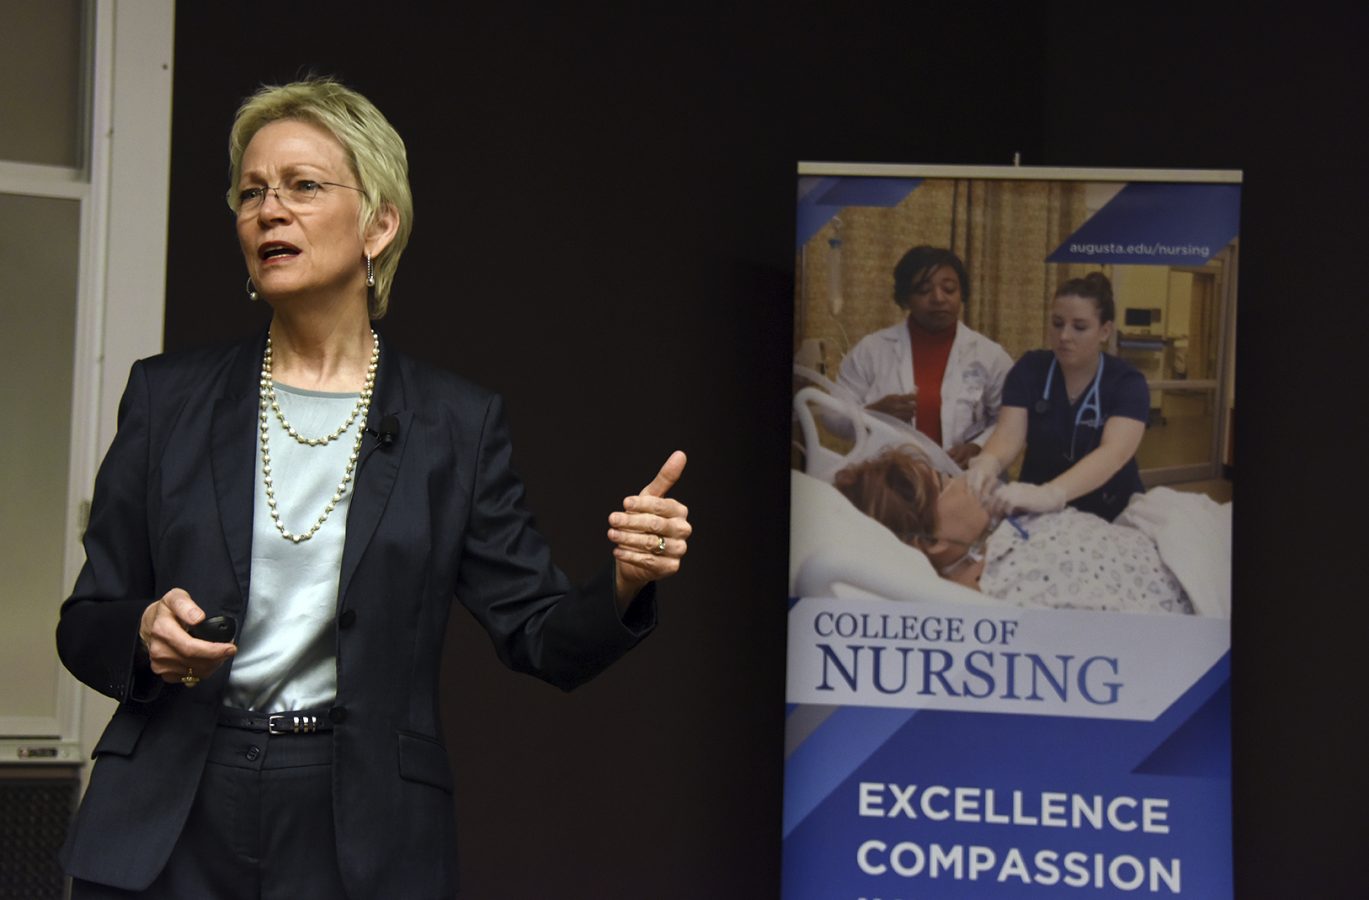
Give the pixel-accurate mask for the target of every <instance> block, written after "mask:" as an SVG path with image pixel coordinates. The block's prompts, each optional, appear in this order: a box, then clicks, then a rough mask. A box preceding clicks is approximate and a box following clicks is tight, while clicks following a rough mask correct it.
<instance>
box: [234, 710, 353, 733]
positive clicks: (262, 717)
mask: <svg viewBox="0 0 1369 900" xmlns="http://www.w3.org/2000/svg"><path fill="white" fill-rule="evenodd" d="M219 724H220V725H226V726H227V727H229V728H241V729H243V730H244V731H258V732H264V733H266V734H314V733H315V732H318V731H332V730H333V720H332V719H330V718H329V717H328V711H327V710H318V709H314V710H298V711H291V712H276V713H263V712H253V711H252V710H250V709H234V708H233V707H231V706H225V707H223V708H222V709H220V710H219Z"/></svg>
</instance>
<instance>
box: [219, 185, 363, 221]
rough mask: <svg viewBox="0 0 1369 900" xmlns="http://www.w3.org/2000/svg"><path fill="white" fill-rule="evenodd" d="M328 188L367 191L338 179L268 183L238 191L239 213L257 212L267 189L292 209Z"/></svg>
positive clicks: (361, 192) (243, 214) (314, 198)
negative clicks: (340, 181) (337, 180)
mask: <svg viewBox="0 0 1369 900" xmlns="http://www.w3.org/2000/svg"><path fill="white" fill-rule="evenodd" d="M327 188H346V189H347V190H349V191H356V192H357V193H359V194H364V193H366V192H365V191H364V190H362V189H361V188H359V187H353V186H352V185H350V184H338V183H337V182H336V181H310V180H309V179H307V178H301V179H299V180H297V181H292V182H291V183H289V184H282V185H278V186H276V187H272V186H271V185H269V184H268V185H266V186H264V187H251V188H244V189H243V190H241V191H239V192H238V215H239V216H246V215H253V214H255V213H256V211H257V210H258V209H260V208H261V205H262V204H263V203H265V202H266V192H267V191H275V193H276V199H277V200H279V201H280V202H281V203H283V204H284V205H285V206H288V207H290V208H291V209H297V208H299V207H302V206H308V205H309V204H310V203H313V202H314V201H315V200H317V199H318V196H319V194H326V193H328V191H327V190H326V189H327Z"/></svg>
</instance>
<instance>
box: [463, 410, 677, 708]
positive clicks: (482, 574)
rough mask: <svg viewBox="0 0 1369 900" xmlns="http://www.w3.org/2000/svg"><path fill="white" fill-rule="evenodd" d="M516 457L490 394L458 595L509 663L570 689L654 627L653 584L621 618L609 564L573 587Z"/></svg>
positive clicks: (483, 424) (481, 431)
mask: <svg viewBox="0 0 1369 900" xmlns="http://www.w3.org/2000/svg"><path fill="white" fill-rule="evenodd" d="M511 456H512V448H511V445H510V440H509V432H508V426H507V424H506V423H505V420H504V412H503V401H502V400H501V399H500V398H499V397H498V396H497V395H491V396H490V398H489V402H488V404H487V406H486V408H485V415H484V421H483V423H482V425H481V428H480V437H479V450H478V453H477V459H476V468H475V473H474V483H473V486H472V496H471V510H472V512H471V518H470V521H469V523H468V525H467V531H466V539H465V544H464V546H463V548H462V557H461V563H460V568H459V569H458V571H457V584H456V596H457V598H458V599H459V600H460V602H461V603H462V604H463V605H464V606H466V607H467V608H468V609H469V610H470V611H471V612H472V613H473V614H474V615H475V617H476V618H477V619H478V620H479V621H480V623H481V625H483V626H484V628H485V630H486V631H487V632H488V633H489V635H490V639H491V640H492V641H493V642H494V647H495V651H496V653H498V655H499V658H500V659H501V660H502V661H503V662H504V664H505V665H507V666H509V667H510V668H513V669H515V670H518V671H521V672H527V673H529V674H533V675H536V676H538V677H540V678H542V679H543V680H545V681H548V682H550V683H552V684H555V685H557V686H558V687H561V688H562V689H564V690H570V689H571V688H573V687H576V686H577V685H579V684H582V683H583V682H585V681H588V680H589V679H590V678H592V677H594V676H595V675H597V674H598V673H599V672H601V671H603V670H604V669H605V668H607V667H608V666H609V665H610V664H611V663H613V662H614V661H616V660H617V659H618V658H620V657H621V656H622V655H623V654H624V653H626V652H627V651H628V650H630V649H631V648H632V647H633V646H635V645H636V644H637V643H638V642H639V641H640V640H641V639H642V638H643V637H645V636H646V635H647V634H648V633H649V632H650V631H651V630H652V629H653V628H654V627H655V621H656V607H655V586H654V585H648V586H647V587H646V588H645V589H643V591H642V593H641V594H639V595H638V597H637V599H636V600H634V601H633V603H632V605H631V607H630V608H629V610H628V613H627V615H626V616H621V617H620V615H619V612H618V607H617V603H616V602H615V600H614V577H613V576H614V572H613V567H612V565H609V566H606V567H605V569H604V571H602V572H601V573H600V575H599V576H598V577H596V578H595V579H594V580H592V581H591V582H589V583H588V584H587V585H585V586H584V587H582V588H575V587H572V586H571V584H570V582H569V580H568V579H567V578H566V576H565V574H564V573H562V572H561V570H560V569H558V568H557V567H556V566H555V565H554V564H553V562H552V559H551V551H550V548H549V547H548V545H547V542H546V539H545V538H544V537H543V536H542V535H541V533H539V532H538V531H537V529H536V527H535V526H534V524H533V519H532V516H531V514H530V513H529V512H528V511H527V509H526V507H525V506H524V502H523V500H524V491H523V485H522V482H521V481H520V480H519V478H518V476H517V475H516V474H514V471H513V468H512V460H511Z"/></svg>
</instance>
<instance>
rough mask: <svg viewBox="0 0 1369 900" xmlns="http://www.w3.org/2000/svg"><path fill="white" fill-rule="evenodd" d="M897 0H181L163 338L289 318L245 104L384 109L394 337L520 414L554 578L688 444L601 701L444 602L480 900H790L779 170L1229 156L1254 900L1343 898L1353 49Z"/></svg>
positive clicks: (1319, 35)
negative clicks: (264, 90) (1238, 223)
mask: <svg viewBox="0 0 1369 900" xmlns="http://www.w3.org/2000/svg"><path fill="white" fill-rule="evenodd" d="M889 7H890V8H889V9H888V10H883V11H879V12H874V11H869V10H867V11H865V12H864V13H862V12H859V11H857V9H856V8H855V7H852V6H849V5H847V6H842V5H837V4H831V5H830V7H825V8H823V9H814V8H811V7H807V6H802V7H798V6H796V7H791V8H789V10H788V11H787V12H785V13H784V14H783V17H780V16H779V15H778V14H771V13H768V12H767V13H764V14H763V13H762V12H760V11H754V12H747V11H737V10H726V11H724V10H722V9H718V10H710V9H708V8H706V7H705V6H700V5H690V6H689V7H687V9H688V12H683V11H682V12H678V13H675V14H648V13H645V12H643V11H641V10H640V9H636V8H624V9H622V10H618V11H610V10H606V9H603V8H598V9H589V10H585V9H580V10H576V11H575V12H573V13H572V12H564V13H559V14H555V13H553V14H545V13H539V14H536V15H533V14H531V13H527V14H525V15H519V14H518V13H516V12H509V11H493V10H490V9H475V10H460V11H449V12H443V11H425V12H422V13H418V12H416V11H410V10H411V9H412V10H417V9H418V6H417V5H416V4H415V5H414V6H413V7H412V8H411V7H409V6H408V5H406V4H390V5H389V6H388V7H385V8H379V7H377V6H376V5H375V4H347V3H342V4H338V3H334V4H328V5H323V4H319V5H317V6H312V5H311V6H307V7H306V6H303V5H300V6H289V5H285V6H282V5H281V4H266V3H258V2H238V3H234V4H204V3H198V2H182V3H180V4H178V9H177V15H178V20H177V30H176V42H177V45H176V51H177V52H176V82H175V84H176V88H175V97H174V103H175V122H174V134H173V150H172V159H173V161H172V173H171V177H172V182H171V183H172V197H173V201H172V204H173V206H172V211H171V245H170V258H171V262H170V266H169V271H168V296H169V300H168V308H167V320H166V321H167V325H166V337H167V345H168V347H181V346H186V345H190V344H196V343H202V342H205V341H211V340H219V339H222V338H225V337H229V336H234V335H238V334H243V333H246V332H249V331H251V330H253V329H254V328H257V327H259V326H260V325H261V324H262V323H263V322H264V321H265V311H264V310H262V309H260V308H254V307H252V306H251V304H249V302H248V301H247V299H246V297H245V296H244V294H243V293H242V287H241V285H242V282H243V280H244V278H245V272H244V270H243V266H242V263H241V260H240V259H239V258H238V255H237V249H236V243H235V240H234V237H233V233H232V232H233V229H232V221H231V218H230V216H229V213H228V212H227V209H226V207H225V206H224V205H223V203H222V200H221V197H222V194H223V191H224V190H225V189H226V187H227V183H226V171H227V163H226V153H225V150H224V148H225V143H226V135H227V130H228V127H229V124H230V122H231V118H232V114H233V111H234V109H235V108H236V106H237V103H238V102H239V101H240V99H241V98H242V97H243V96H245V95H246V94H248V93H250V92H251V91H252V90H253V89H254V88H255V87H256V86H257V85H258V84H260V83H262V82H280V81H286V80H291V79H293V78H294V77H296V76H297V75H299V74H301V73H303V72H305V71H308V70H314V71H318V72H328V73H335V74H337V75H339V76H340V77H341V78H343V80H345V81H347V82H348V83H349V84H351V85H353V86H355V87H357V88H358V89H360V90H361V91H362V92H363V93H365V94H367V95H368V96H370V97H371V98H372V99H373V100H375V101H376V103H377V104H378V105H379V106H380V108H381V109H382V110H384V111H385V112H386V114H387V115H388V116H389V117H390V119H391V121H392V122H393V123H394V124H395V126H396V127H397V128H398V129H399V131H400V133H401V134H403V135H405V137H406V140H407V141H408V143H409V151H410V155H411V169H412V180H413V184H414V190H415V197H416V202H417V214H416V228H415V232H414V238H413V241H412V242H411V244H410V247H409V249H408V251H407V252H406V254H405V258H404V262H403V265H402V266H401V267H400V272H399V276H398V279H397V281H396V288H395V293H394V299H393V311H392V312H391V314H390V315H389V316H388V317H387V318H386V319H384V320H383V322H382V324H381V328H382V329H383V331H384V332H385V334H386V335H387V337H388V338H389V339H390V340H392V341H394V342H395V343H397V344H398V345H400V346H402V347H404V348H405V349H406V350H408V351H409V352H411V353H413V354H415V355H418V356H421V357H425V358H428V359H430V360H433V361H436V362H439V363H442V364H444V365H447V366H449V367H451V368H454V369H456V370H458V371H460V372H462V373H463V374H465V375H467V376H468V377H471V378H473V379H474V380H476V381H479V382H482V383H484V384H486V385H488V386H490V387H493V388H496V389H498V390H500V391H502V392H503V393H504V394H505V395H506V396H507V397H508V399H509V408H510V409H511V411H512V417H513V427H514V434H515V437H516V441H517V443H516V446H517V448H518V451H517V456H516V462H517V464H518V466H519V469H520V471H521V472H522V474H523V475H524V477H525V479H526V481H527V483H528V487H529V495H530V500H531V502H532V504H533V507H534V508H535V509H536V510H537V511H538V513H539V522H540V524H541V526H542V527H543V529H544V530H545V531H546V532H547V533H548V534H549V535H550V537H551V538H552V541H553V545H554V546H555V547H556V548H557V552H558V559H559V560H560V561H561V564H562V565H563V566H564V567H565V568H566V569H567V570H568V571H569V572H570V573H571V574H572V575H574V576H586V575H588V574H589V573H590V572H591V570H592V569H593V568H595V567H596V566H597V565H598V564H599V563H600V562H601V561H602V560H603V559H604V553H605V549H606V544H605V541H604V538H603V520H604V516H605V515H606V514H607V512H608V511H609V510H610V509H611V508H613V507H614V506H615V505H616V504H617V503H618V502H619V501H620V499H621V497H622V496H623V495H624V494H625V493H627V492H628V491H630V490H635V489H636V488H638V487H640V486H641V484H642V483H645V481H646V480H647V479H648V478H649V477H650V476H651V475H652V474H653V473H654V471H655V469H656V467H657V466H658V465H659V463H660V461H661V460H663V459H664V457H665V455H666V454H667V453H668V452H669V450H671V449H673V448H675V447H677V446H678V447H682V448H683V449H685V450H687V451H689V452H690V454H691V462H690V466H689V471H688V472H687V474H686V477H685V480H684V481H683V482H682V483H681V485H680V488H679V495H680V496H681V497H682V498H683V499H684V500H685V501H686V502H687V503H689V505H690V507H691V518H692V519H693V521H694V523H695V526H696V530H697V533H696V538H695V540H694V541H693V542H692V544H691V546H692V551H691V555H690V557H689V560H688V564H687V565H686V568H685V572H684V573H683V574H682V575H681V576H680V577H678V578H677V579H675V580H674V581H672V582H670V583H668V584H667V585H666V586H664V588H663V591H662V593H663V604H662V623H661V627H660V629H659V630H658V632H657V633H656V634H655V635H653V637H652V638H651V639H650V640H649V641H648V642H647V643H646V644H645V645H644V646H643V647H641V648H640V649H639V650H637V651H635V652H634V653H633V654H631V655H630V656H629V657H628V658H627V659H625V660H623V661H622V662H621V663H620V664H618V665H617V666H616V667H615V668H614V669H613V670H611V671H610V672H608V673H607V674H605V675H604V676H602V677H601V678H599V679H598V680H597V681H595V682H594V683H592V684H590V685H588V686H586V687H585V688H582V689H581V690H579V691H577V692H575V693H574V694H570V695H562V694H560V693H559V692H557V691H555V690H553V689H551V688H549V687H546V686H544V685H541V684H539V683H537V682H534V681H532V680H530V679H526V678H521V677H518V676H515V675H512V674H510V673H507V672H506V671H504V670H502V669H501V668H500V667H499V665H498V663H497V662H496V661H495V659H494V656H493V653H492V652H491V650H490V648H489V647H488V645H487V642H486V640H485V638H484V636H483V635H482V634H480V633H479V632H478V630H477V629H476V628H475V626H474V623H473V622H472V621H471V620H470V619H469V617H467V616H465V615H464V614H458V615H457V616H454V617H453V623H452V627H451V629H450V635H449V640H448V651H449V652H448V655H447V660H446V674H447V675H448V676H449V680H448V684H449V685H450V687H449V689H448V690H447V692H446V695H445V707H444V709H445V723H446V737H447V739H448V743H449V746H450V748H451V751H452V756H453V762H454V765H455V768H456V777H457V803H458V808H459V812H460V815H459V821H460V823H461V835H460V837H461V841H462V843H461V865H462V871H463V878H464V884H465V891H464V893H463V896H466V897H471V898H480V900H484V898H493V897H510V898H526V897H533V896H552V895H554V896H573V897H614V896H622V897H629V896H630V897H646V896H650V897H654V898H670V897H680V898H697V897H743V896H746V897H753V896H774V895H776V894H777V893H778V884H779V852H780V840H779V809H780V802H781V764H782V761H781V748H782V729H783V673H784V663H783V657H784V647H783V640H784V628H785V618H784V604H783V602H782V600H781V598H782V597H783V596H784V594H785V592H786V545H787V527H786V521H787V474H786V471H785V470H786V464H787V460H788V441H789V431H788V421H789V420H788V405H787V401H788V390H789V377H788V374H787V372H788V365H789V360H790V354H791V352H792V348H791V333H792V322H791V295H792V289H793V273H792V267H793V249H792V248H793V244H792V237H791V236H792V233H793V212H792V211H793V206H794V186H795V174H794V164H795V162H796V161H797V160H801V159H809V160H840V161H847V160H851V161H871V162H948V163H985V164H989V163H992V164H1002V163H1006V162H1008V161H1010V160H1011V158H1012V154H1013V153H1014V152H1015V151H1020V152H1021V153H1022V155H1023V160H1024V162H1025V163H1027V164H1043V165H1045V164H1077V165H1125V166H1167V167H1193V166H1205V167H1221V168H1243V169H1245V170H1246V177H1247V186H1246V192H1245V208H1244V218H1243V224H1242V246H1241V254H1242V256H1241V285H1240V291H1241V299H1240V320H1239V330H1240V336H1239V359H1240V366H1241V368H1240V375H1239V378H1238V405H1239V407H1240V410H1241V415H1240V417H1239V426H1238V427H1239V430H1238V448H1237V456H1238V466H1239V468H1240V469H1241V473H1240V475H1239V476H1238V484H1239V488H1238V493H1239V496H1238V498H1237V505H1236V511H1237V531H1236V554H1237V558H1236V592H1237V594H1236V596H1237V605H1238V610H1239V612H1238V614H1237V617H1236V619H1235V620H1234V628H1235V635H1236V637H1235V640H1236V643H1235V672H1236V676H1235V685H1234V697H1235V701H1234V702H1235V728H1236V798H1235V799H1236V815H1237V833H1236V838H1237V848H1236V864H1237V877H1238V893H1239V894H1240V895H1241V896H1256V895H1265V893H1264V891H1265V889H1266V888H1267V889H1269V890H1271V891H1272V893H1269V894H1267V895H1268V896H1280V895H1283V896H1292V895H1302V896H1312V894H1310V893H1307V889H1308V887H1309V885H1319V886H1322V888H1323V893H1321V894H1320V896H1333V895H1335V891H1336V889H1337V885H1339V886H1341V887H1342V888H1345V889H1348V887H1349V878H1350V872H1351V871H1352V868H1351V865H1350V861H1351V860H1352V859H1354V858H1355V857H1354V856H1353V855H1352V854H1354V853H1356V852H1357V851H1358V848H1357V847H1356V848H1352V847H1351V834H1352V833H1355V834H1358V833H1360V831H1359V830H1358V829H1351V828H1350V827H1348V823H1349V822H1352V821H1355V819H1352V818H1351V812H1352V811H1351V809H1350V799H1349V798H1351V797H1353V796H1354V795H1355V793H1357V792H1358V793H1359V794H1360V795H1361V796H1362V794H1363V787H1364V776H1363V765H1362V763H1361V759H1360V757H1361V756H1362V750H1361V747H1360V745H1359V744H1358V742H1354V741H1351V740H1349V739H1348V737H1347V732H1354V731H1357V730H1359V729H1360V728H1361V727H1362V724H1363V713H1362V712H1361V711H1360V710H1359V709H1346V707H1347V706H1355V705H1356V701H1353V700H1347V699H1346V698H1347V697H1353V696H1354V695H1355V694H1356V693H1357V692H1356V691H1355V690H1354V688H1357V687H1359V686H1360V685H1361V684H1362V683H1363V679H1362V678H1357V676H1358V675H1359V674H1360V673H1359V670H1358V667H1357V666H1352V664H1351V663H1350V662H1349V657H1350V655H1351V653H1350V650H1351V641H1352V640H1353V637H1352V635H1353V634H1354V633H1356V632H1357V631H1360V630H1362V629H1363V627H1364V625H1365V619H1366V617H1365V615H1364V613H1363V611H1362V610H1361V609H1360V608H1359V606H1358V605H1356V604H1355V602H1354V599H1353V598H1354V597H1355V596H1357V595H1358V594H1359V593H1362V590H1360V591H1356V590H1354V589H1348V588H1343V587H1342V585H1356V584H1358V580H1357V579H1355V578H1353V577H1352V576H1353V575H1354V574H1356V573H1355V572H1354V571H1353V570H1352V568H1351V565H1352V563H1351V562H1350V559H1351V558H1352V554H1353V553H1355V552H1356V545H1355V543H1354V542H1352V540H1351V539H1352V537H1354V536H1358V535H1361V534H1363V533H1364V529H1363V527H1362V526H1360V525H1358V521H1359V520H1358V516H1357V514H1355V513H1354V512H1352V504H1351V502H1350V501H1349V499H1347V494H1348V493H1349V492H1350V491H1351V490H1356V491H1358V495H1359V497H1361V498H1362V495H1363V491H1362V489H1360V488H1359V487H1358V484H1357V482H1358V481H1359V478H1360V476H1359V475H1358V472H1359V470H1361V469H1362V466H1359V465H1358V464H1357V461H1358V459H1359V458H1361V457H1362V453H1360V452H1359V451H1362V450H1363V443H1364V441H1363V438H1362V437H1356V436H1353V435H1352V434H1350V433H1349V432H1348V430H1347V428H1346V422H1347V419H1349V418H1350V417H1348V416H1347V415H1346V413H1345V411H1344V409H1343V406H1344V403H1343V401H1341V400H1340V399H1339V397H1338V396H1336V394H1335V393H1334V387H1333V386H1335V385H1344V386H1345V387H1346V388H1349V384H1347V379H1352V380H1353V375H1351V374H1349V372H1350V367H1349V366H1348V365H1347V364H1346V363H1345V362H1344V361H1345V360H1349V359H1353V358H1354V356H1353V354H1354V353H1355V351H1356V350H1357V342H1356V340H1355V338H1356V333H1355V332H1356V330H1355V329H1353V328H1352V327H1351V326H1350V323H1351V322H1354V323H1356V324H1358V323H1359V322H1362V319H1363V314H1362V313H1361V312H1360V305H1359V301H1358V298H1359V297H1360V296H1361V295H1362V286H1361V284H1360V283H1359V280H1358V279H1355V278H1353V277H1352V274H1351V273H1352V272H1353V271H1354V268H1355V266H1354V265H1353V263H1354V261H1355V260H1356V259H1358V258H1361V257H1362V256H1363V251H1362V249H1360V248H1358V247H1355V246H1354V245H1353V244H1352V236H1353V235H1360V236H1362V235H1363V233H1364V229H1363V228H1362V227H1358V228H1357V227H1356V225H1357V224H1358V223H1357V221H1356V220H1354V219H1352V218H1351V214H1352V212H1357V211H1358V209H1357V204H1355V203H1353V202H1351V198H1352V197H1356V196H1357V197H1359V198H1361V199H1362V198H1363V193H1364V192H1363V188H1362V181H1361V180H1360V178H1359V176H1358V175H1357V174H1356V169H1355V167H1354V166H1353V163H1354V162H1356V161H1357V158H1358V157H1362V156H1363V154H1364V150H1365V149H1366V143H1365V141H1364V139H1363V137H1362V136H1359V135H1358V134H1356V135H1350V134H1347V133H1345V131H1344V130H1343V129H1342V128H1340V126H1339V125H1338V124H1337V123H1339V122H1342V121H1347V120H1349V119H1353V118H1356V117H1358V116H1359V115H1360V112H1359V111H1360V110H1362V109H1364V108H1365V100H1366V98H1365V96H1364V94H1365V78H1364V69H1363V66H1362V65H1361V64H1360V63H1359V62H1358V57H1357V56H1356V55H1355V53H1357V52H1358V50H1357V47H1358V46H1359V45H1360V44H1362V42H1363V38H1364V37H1365V36H1366V35H1365V30H1364V28H1363V24H1364V23H1363V22H1362V21H1359V22H1333V21H1322V22H1317V23H1307V22H1303V23H1301V24H1299V25H1297V26H1296V27H1288V26H1287V23H1283V22H1275V21H1273V19H1272V17H1269V16H1265V17H1264V18H1262V19H1256V20H1253V21H1252V20H1250V19H1241V20H1231V19H1227V18H1223V17H1220V16H1217V15H1215V14H1212V15H1206V16H1196V17H1195V16H1193V15H1190V16H1189V18H1187V19H1184V20H1181V21H1176V20H1168V21H1165V22H1161V21H1158V20H1146V19H1142V18H1140V17H1138V18H1137V19H1136V21H1134V22H1127V23H1126V24H1124V25H1123V24H1116V23H1109V22H1103V21H1100V20H1099V19H1098V18H1097V7H1080V8H1079V9H1074V8H1069V7H1066V6H1064V5H1059V4H1057V5H1053V6H1051V7H1050V8H1049V9H1048V10H1047V11H1044V12H1043V11H1041V10H1033V11H1025V10H1022V9H1013V10H1000V9H996V8H991V7H982V6H976V7H975V8H972V9H969V10H966V9H962V8H960V7H955V6H951V5H949V4H947V5H944V6H940V5H935V4H933V5H927V4H897V5H895V4H890V5H889ZM444 8H446V7H444ZM306 11H307V12H306ZM1352 51H1353V52H1352ZM1356 251H1358V252H1356ZM1338 373H1340V374H1338ZM1358 383H1361V384H1362V383H1363V379H1362V378H1359V379H1358ZM1303 422H1307V423H1308V425H1309V426H1310V428H1309V431H1306V432H1305V431H1303V430H1302V429H1301V428H1300V427H1299V426H1300V425H1301V424H1302V423H1303ZM1309 432H1310V435H1309ZM1290 461H1295V462H1293V463H1292V464H1291V465H1290ZM1323 468H1325V470H1326V471H1329V472H1330V473H1331V474H1332V479H1333V480H1332V481H1330V482H1328V481H1327V479H1325V478H1324V477H1323V478H1318V477H1314V476H1315V475H1317V473H1318V472H1319V470H1322V469H1323ZM1257 476H1258V477H1257ZM1352 516H1354V517H1352ZM1352 753H1354V754H1357V755H1356V756H1354V757H1352V756H1351V754H1352Z"/></svg>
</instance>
